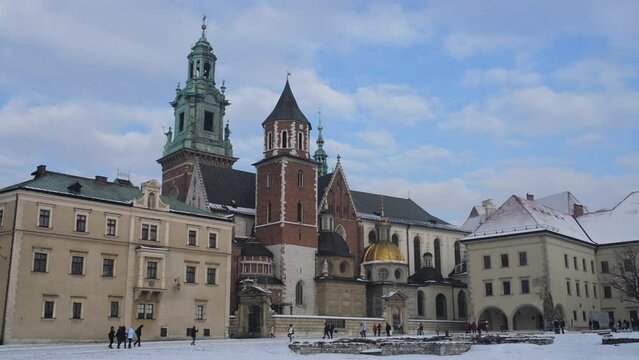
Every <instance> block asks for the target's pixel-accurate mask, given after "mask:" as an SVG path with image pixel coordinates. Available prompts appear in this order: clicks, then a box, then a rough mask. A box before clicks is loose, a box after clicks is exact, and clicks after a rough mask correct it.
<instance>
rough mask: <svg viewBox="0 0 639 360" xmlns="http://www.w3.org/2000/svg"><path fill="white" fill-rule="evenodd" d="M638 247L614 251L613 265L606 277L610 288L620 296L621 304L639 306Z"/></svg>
mask: <svg viewBox="0 0 639 360" xmlns="http://www.w3.org/2000/svg"><path fill="white" fill-rule="evenodd" d="M638 261H639V246H634V247H633V246H628V247H624V248H623V249H621V250H619V251H615V263H614V264H613V265H612V266H611V268H610V270H609V273H608V274H607V276H606V281H607V283H608V285H610V287H612V288H613V289H615V290H617V291H618V292H619V293H620V294H621V302H624V301H625V302H632V303H637V304H639V291H638V288H639V266H638Z"/></svg>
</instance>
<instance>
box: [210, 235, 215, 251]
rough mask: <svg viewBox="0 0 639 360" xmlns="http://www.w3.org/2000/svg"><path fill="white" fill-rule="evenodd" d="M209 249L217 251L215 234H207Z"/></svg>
mask: <svg viewBox="0 0 639 360" xmlns="http://www.w3.org/2000/svg"><path fill="white" fill-rule="evenodd" d="M209 248H211V249H217V234H216V233H209Z"/></svg>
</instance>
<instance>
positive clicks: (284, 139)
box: [282, 131, 288, 149]
mask: <svg viewBox="0 0 639 360" xmlns="http://www.w3.org/2000/svg"><path fill="white" fill-rule="evenodd" d="M287 147H288V132H287V131H282V148H284V149H286V148H287Z"/></svg>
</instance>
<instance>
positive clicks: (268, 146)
mask: <svg viewBox="0 0 639 360" xmlns="http://www.w3.org/2000/svg"><path fill="white" fill-rule="evenodd" d="M266 138H267V139H266V150H271V149H273V133H272V132H270V131H269V132H268V135H267V136H266Z"/></svg>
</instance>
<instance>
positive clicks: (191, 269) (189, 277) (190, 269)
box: [186, 266, 195, 284]
mask: <svg viewBox="0 0 639 360" xmlns="http://www.w3.org/2000/svg"><path fill="white" fill-rule="evenodd" d="M186 282H187V283H189V284H194V283H195V266H187V267H186Z"/></svg>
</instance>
